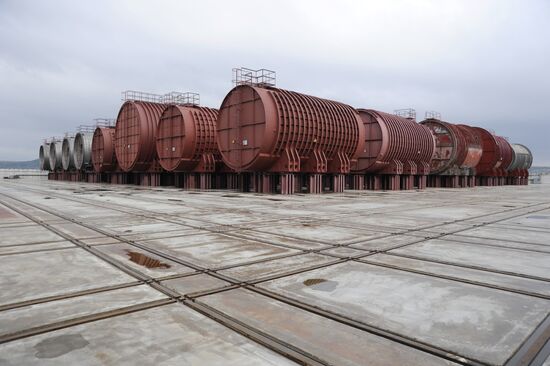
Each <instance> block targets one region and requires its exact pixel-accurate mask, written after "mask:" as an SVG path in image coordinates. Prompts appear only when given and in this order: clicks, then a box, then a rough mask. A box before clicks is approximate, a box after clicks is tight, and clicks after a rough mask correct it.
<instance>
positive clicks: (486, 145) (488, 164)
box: [473, 127, 502, 175]
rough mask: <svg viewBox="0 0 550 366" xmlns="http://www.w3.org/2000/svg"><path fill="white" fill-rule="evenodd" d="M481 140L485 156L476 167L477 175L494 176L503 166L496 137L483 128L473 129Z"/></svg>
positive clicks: (482, 156)
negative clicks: (496, 170) (494, 172)
mask: <svg viewBox="0 0 550 366" xmlns="http://www.w3.org/2000/svg"><path fill="white" fill-rule="evenodd" d="M473 129H474V130H475V131H476V133H477V134H478V136H479V138H480V140H481V147H482V149H483V154H482V155H481V159H480V160H479V164H478V165H477V166H476V174H477V175H485V174H492V173H493V170H494V169H497V168H499V167H500V165H501V164H502V155H501V151H500V147H499V145H498V142H497V139H496V137H495V135H493V134H492V133H491V132H489V131H487V130H486V129H483V128H481V127H473Z"/></svg>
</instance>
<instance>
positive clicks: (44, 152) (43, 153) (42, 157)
mask: <svg viewBox="0 0 550 366" xmlns="http://www.w3.org/2000/svg"><path fill="white" fill-rule="evenodd" d="M38 158H39V161H40V170H51V168H50V144H49V143H47V142H45V143H43V144H42V145H40V150H39V151H38Z"/></svg>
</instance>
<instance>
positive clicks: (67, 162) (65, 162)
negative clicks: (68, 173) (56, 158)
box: [61, 137, 75, 170]
mask: <svg viewBox="0 0 550 366" xmlns="http://www.w3.org/2000/svg"><path fill="white" fill-rule="evenodd" d="M61 151H62V153H61V164H62V166H63V170H74V169H75V165H74V137H65V138H64V139H63V145H62V147H61Z"/></svg>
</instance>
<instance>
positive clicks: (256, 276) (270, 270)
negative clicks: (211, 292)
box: [219, 254, 338, 281]
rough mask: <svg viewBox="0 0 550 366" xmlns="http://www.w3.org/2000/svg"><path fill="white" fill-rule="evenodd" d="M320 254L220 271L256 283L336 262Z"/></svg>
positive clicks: (297, 256)
mask: <svg viewBox="0 0 550 366" xmlns="http://www.w3.org/2000/svg"><path fill="white" fill-rule="evenodd" d="M336 260H338V259H336V258H331V257H329V256H326V255H320V254H300V255H296V256H292V257H287V258H281V259H274V260H270V261H266V262H261V263H255V264H248V265H242V266H238V267H233V268H229V269H224V270H221V271H219V272H220V273H221V274H223V275H226V276H228V277H231V278H236V279H238V280H241V281H254V280H260V279H263V278H267V277H271V276H277V275H282V274H285V273H289V272H292V271H295V270H299V269H306V268H308V267H313V266H317V265H321V264H326V263H329V262H333V261H336Z"/></svg>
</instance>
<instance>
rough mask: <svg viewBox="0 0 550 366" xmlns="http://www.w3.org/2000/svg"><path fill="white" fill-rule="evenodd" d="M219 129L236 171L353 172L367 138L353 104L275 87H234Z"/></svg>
mask: <svg viewBox="0 0 550 366" xmlns="http://www.w3.org/2000/svg"><path fill="white" fill-rule="evenodd" d="M217 129H218V146H219V149H220V153H221V155H222V158H223V161H224V162H225V163H226V164H227V165H228V166H229V167H231V168H233V169H235V170H236V171H278V172H292V171H297V170H300V171H302V172H329V173H330V172H337V173H341V172H349V162H350V160H352V159H354V158H355V157H356V156H357V155H358V154H359V152H360V151H361V150H362V146H363V143H364V128H363V127H362V122H361V119H360V118H359V115H358V113H357V111H356V110H355V109H354V108H353V107H351V106H349V105H346V104H342V103H339V102H335V101H331V100H327V99H321V98H317V97H312V96H309V95H305V94H300V93H296V92H292V91H287V90H283V89H277V88H272V87H257V86H248V85H241V86H237V87H235V88H234V89H233V90H231V91H230V92H229V93H228V95H227V96H226V97H225V99H224V100H223V102H222V105H221V107H220V112H219V116H218V122H217Z"/></svg>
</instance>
